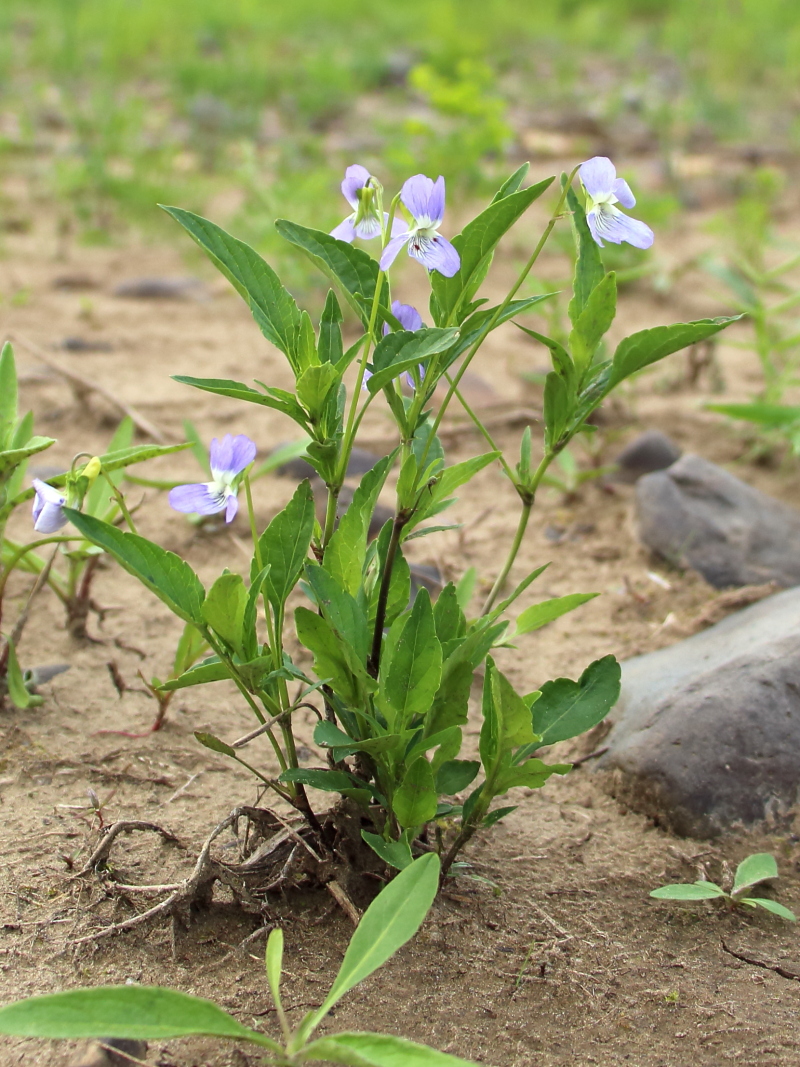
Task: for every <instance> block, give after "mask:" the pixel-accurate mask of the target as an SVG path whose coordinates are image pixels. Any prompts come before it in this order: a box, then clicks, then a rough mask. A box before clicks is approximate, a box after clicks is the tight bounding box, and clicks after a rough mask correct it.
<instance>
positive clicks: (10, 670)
mask: <svg viewBox="0 0 800 1067" xmlns="http://www.w3.org/2000/svg"><path fill="white" fill-rule="evenodd" d="M7 640H8V663H7V671H6V686H7V688H8V696H9V699H10V701H11V703H12V704H13V705H14V707H15V708H19V709H20V710H21V711H24V710H25V708H37V707H39V705H40V704H43V703H44V700H43V698H42V697H40V696H36V695H35V694H34V693H29V692H28V690H27V688H26V686H25V678H24V675H23V673H22V669H21V668H20V665H19V660H18V659H17V650H16V649H15V648H14V642H13V641H12V640H11V638H10V637H9V638H7Z"/></svg>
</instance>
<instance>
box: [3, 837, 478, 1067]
mask: <svg viewBox="0 0 800 1067" xmlns="http://www.w3.org/2000/svg"><path fill="white" fill-rule="evenodd" d="M440 872H441V863H440V861H439V857H438V856H437V855H436V854H435V853H430V852H429V853H427V854H426V855H424V856H421V857H420V858H419V859H417V860H414V861H413V862H412V863H410V864H409V865H408V866H407V867H406V868H405V869H404V870H402V871H401V872H400V874H398V875H397V877H396V878H394V879H393V880H392V881H391V882H390V883H389V884H388V885H387V886H386V888H385V889H383V890H382V891H381V892H380V893H379V894H378V896H377V897H376V898H375V900H374V901H373V902H372V904H370V906H369V907H368V908H367V910H366V911H365V912H364V915H363V916H362V918H361V921H360V923H359V924H358V928H357V929H356V932H355V933H354V934H353V936H352V938H351V940H350V944H349V946H348V948H347V951H346V952H345V955H344V959H343V960H342V965H341V967H340V968H339V973H338V974H337V976H336V978H335V979H334V982H333V985H332V986H331V988H330V990H329V992H328V995H327V997H325V999H324V1000H323V1003H322V1004H321V1005H320V1006H319V1007H318V1008H316V1009H315V1010H313V1011H310V1012H308V1013H307V1014H306V1015H304V1016H303V1018H302V1019H301V1020H300V1021H299V1023H298V1025H297V1026H296V1027H294V1028H293V1027H292V1026H291V1025H290V1023H289V1020H288V1018H287V1015H286V1010H285V1009H284V1006H283V1003H282V1001H281V995H280V979H281V972H282V969H283V968H282V963H283V931H282V930H280V929H275V930H273V931H272V932H271V933H270V935H269V940H268V941H267V952H266V971H267V983H268V985H269V989H270V992H271V994H272V998H273V1001H274V1004H275V1008H276V1012H277V1016H278V1021H279V1023H280V1028H281V1038H282V1040H280V1041H278V1040H276V1039H275V1038H273V1037H269V1036H268V1035H267V1034H264V1033H262V1032H261V1031H259V1030H252V1029H251V1028H250V1027H248V1026H244V1025H243V1024H242V1023H240V1022H239V1021H238V1020H237V1019H234V1018H233V1016H232V1015H229V1014H228V1013H227V1012H226V1011H223V1010H222V1008H219V1007H217V1005H216V1004H214V1003H212V1002H211V1001H210V1000H204V999H201V998H200V997H194V996H189V995H187V994H186V993H179V992H176V991H175V990H173V989H163V988H161V987H159V986H140V985H118V986H97V987H95V988H93V989H71V990H69V991H67V992H64V993H52V994H48V995H45V996H38V997H29V998H27V999H26V1000H20V1001H17V1002H16V1003H14V1004H9V1005H7V1006H6V1007H4V1008H0V1034H11V1035H14V1036H16V1037H42V1038H57V1039H73V1040H74V1039H81V1038H90V1039H91V1038H94V1039H97V1038H99V1039H101V1040H103V1039H105V1040H108V1039H110V1038H128V1039H133V1040H140V1041H158V1040H165V1039H169V1038H175V1037H190V1036H195V1035H199V1036H206V1037H225V1038H231V1039H232V1040H234V1041H249V1042H251V1043H252V1044H255V1045H260V1046H261V1047H262V1048H263V1049H264V1050H265V1055H266V1057H267V1058H266V1060H265V1061H264V1062H265V1063H270V1064H274V1065H275V1067H278V1065H280V1067H289V1065H298V1067H299V1065H300V1064H303V1063H307V1062H309V1061H311V1060H317V1061H319V1060H325V1061H326V1062H328V1063H342V1064H346V1065H350V1067H353V1065H356V1067H397V1065H399V1064H404V1065H406V1064H407V1065H408V1067H475V1065H474V1064H472V1063H470V1061H468V1060H462V1059H458V1058H457V1057H456V1056H450V1055H448V1054H447V1053H444V1052H437V1051H436V1050H435V1049H432V1048H428V1046H427V1045H418V1044H416V1043H415V1042H413V1041H408V1040H406V1039H405V1038H402V1037H395V1036H394V1035H392V1034H374V1033H326V1034H325V1035H324V1036H323V1037H320V1038H317V1039H316V1040H312V1036H313V1033H314V1031H315V1030H316V1029H317V1027H318V1026H319V1025H320V1023H321V1022H322V1021H323V1020H324V1019H325V1017H326V1016H327V1015H328V1014H329V1012H330V1011H331V1010H332V1008H333V1007H334V1005H336V1004H337V1003H338V1002H339V1001H340V1000H341V998H342V997H343V996H344V995H345V993H348V992H349V991H350V990H351V989H353V988H354V987H355V986H357V985H358V984H359V983H360V982H363V980H364V979H365V978H366V977H367V976H368V975H370V974H372V972H373V971H375V970H377V969H378V967H381V966H382V965H383V964H384V963H386V961H387V960H389V959H390V958H391V957H392V956H393V955H394V954H395V952H397V950H398V949H399V948H401V947H402V946H403V945H404V944H405V943H406V942H407V941H409V940H410V939H411V938H412V937H413V936H414V934H415V933H416V932H417V930H418V929H419V928H420V926H421V925H422V922H423V920H424V919H425V916H426V915H427V914H428V911H429V909H430V906H431V904H432V903H433V898H434V897H435V895H436V890H437V888H438V885H439V875H440Z"/></svg>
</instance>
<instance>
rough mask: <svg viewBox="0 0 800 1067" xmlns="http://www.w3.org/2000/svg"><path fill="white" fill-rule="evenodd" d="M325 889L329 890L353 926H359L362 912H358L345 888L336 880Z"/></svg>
mask: <svg viewBox="0 0 800 1067" xmlns="http://www.w3.org/2000/svg"><path fill="white" fill-rule="evenodd" d="M325 888H326V889H327V890H328V892H329V893H330V895H331V896H332V897H333V899H334V900H335V901H336V903H337V904H338V905H339V907H340V908H341V909H342V911H343V912H344V913H345V915H346V916H347V918H348V919H349V920H350V922H351V923H352V924H353V926H358V924H359V923H360V922H361V912H360V911H359V910H358V908H357V907H356V906H355V904H354V903H353V902H352V900H351V899H350V897H349V896H348V895H347V891H346V890H345V889H344V888H343V886H341V885H340V884H339V883H338V882H337V881H336V879H334V880H333V881H332V882H328V883H327V884H326V886H325Z"/></svg>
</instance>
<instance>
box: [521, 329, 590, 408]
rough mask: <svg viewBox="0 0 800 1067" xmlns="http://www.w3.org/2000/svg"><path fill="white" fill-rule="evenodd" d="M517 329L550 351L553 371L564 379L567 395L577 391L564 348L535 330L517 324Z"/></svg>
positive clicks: (572, 367)
mask: <svg viewBox="0 0 800 1067" xmlns="http://www.w3.org/2000/svg"><path fill="white" fill-rule="evenodd" d="M515 325H516V326H517V329H520V330H522V332H523V333H526V334H527V335H528V336H529V337H532V338H533V339H534V341H539V342H541V344H543V345H544V346H545V347H546V348H548V349H549V350H550V356H551V358H552V361H553V370H554V371H555V373H556V374H558V375H559V376H560V377H561V378H563V379H564V385H565V386H566V388H567V394H568V395H569V396H572V395H573V394H574V393H575V391H576V389H577V375H576V372H575V364H574V363H573V362H572V356H571V355H570V354H569V352H567V350H566V348H564V346H563V345H562V344H561V343H560V342H559V341H555V340H553V338H552V337H546V336H545V335H544V334H542V333H537V332H536V331H535V330H529V329H528V327H527V326H520V324H519V323H516V324H515Z"/></svg>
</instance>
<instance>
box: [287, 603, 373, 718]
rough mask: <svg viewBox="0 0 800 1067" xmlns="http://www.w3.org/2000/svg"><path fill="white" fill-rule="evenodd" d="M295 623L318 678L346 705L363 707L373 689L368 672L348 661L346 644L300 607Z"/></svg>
mask: <svg viewBox="0 0 800 1067" xmlns="http://www.w3.org/2000/svg"><path fill="white" fill-rule="evenodd" d="M294 620H295V627H296V629H297V636H298V638H299V640H300V643H301V644H303V645H305V647H306V648H307V649H308V650H309V651H310V652H311V653H312V654H313V656H314V671H315V672H316V675H317V677H318V678H319V679H321V680H324V681H328V683H329V684H330V686H331V688H332V689H333V691H334V693H336V695H337V696H339V697H341V699H342V700H343V701H344V702H345V704H349V705H352V706H354V707H358V706H360V705H361V703H362V702H363V700H364V694H365V692H366V690H367V688H368V687H369V680H368V675H367V672H366V670H364V668H363V667H361V666H360V665H359V664H356V663H355V662H353V659H352V658H351V657H348V655H347V650H346V648H345V646H344V643H343V642H342V640H341V638H340V637H338V636H337V635H336V633H335V631H334V630H333V628H332V627H331V625H330V624H329V623H328V621H327V620H326V619H323V618H321V617H320V616H319V615H317V614H316V613H315V612H313V611H309V610H308V608H303V607H300V608H298V609H297V610H296V611H295V613H294Z"/></svg>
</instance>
